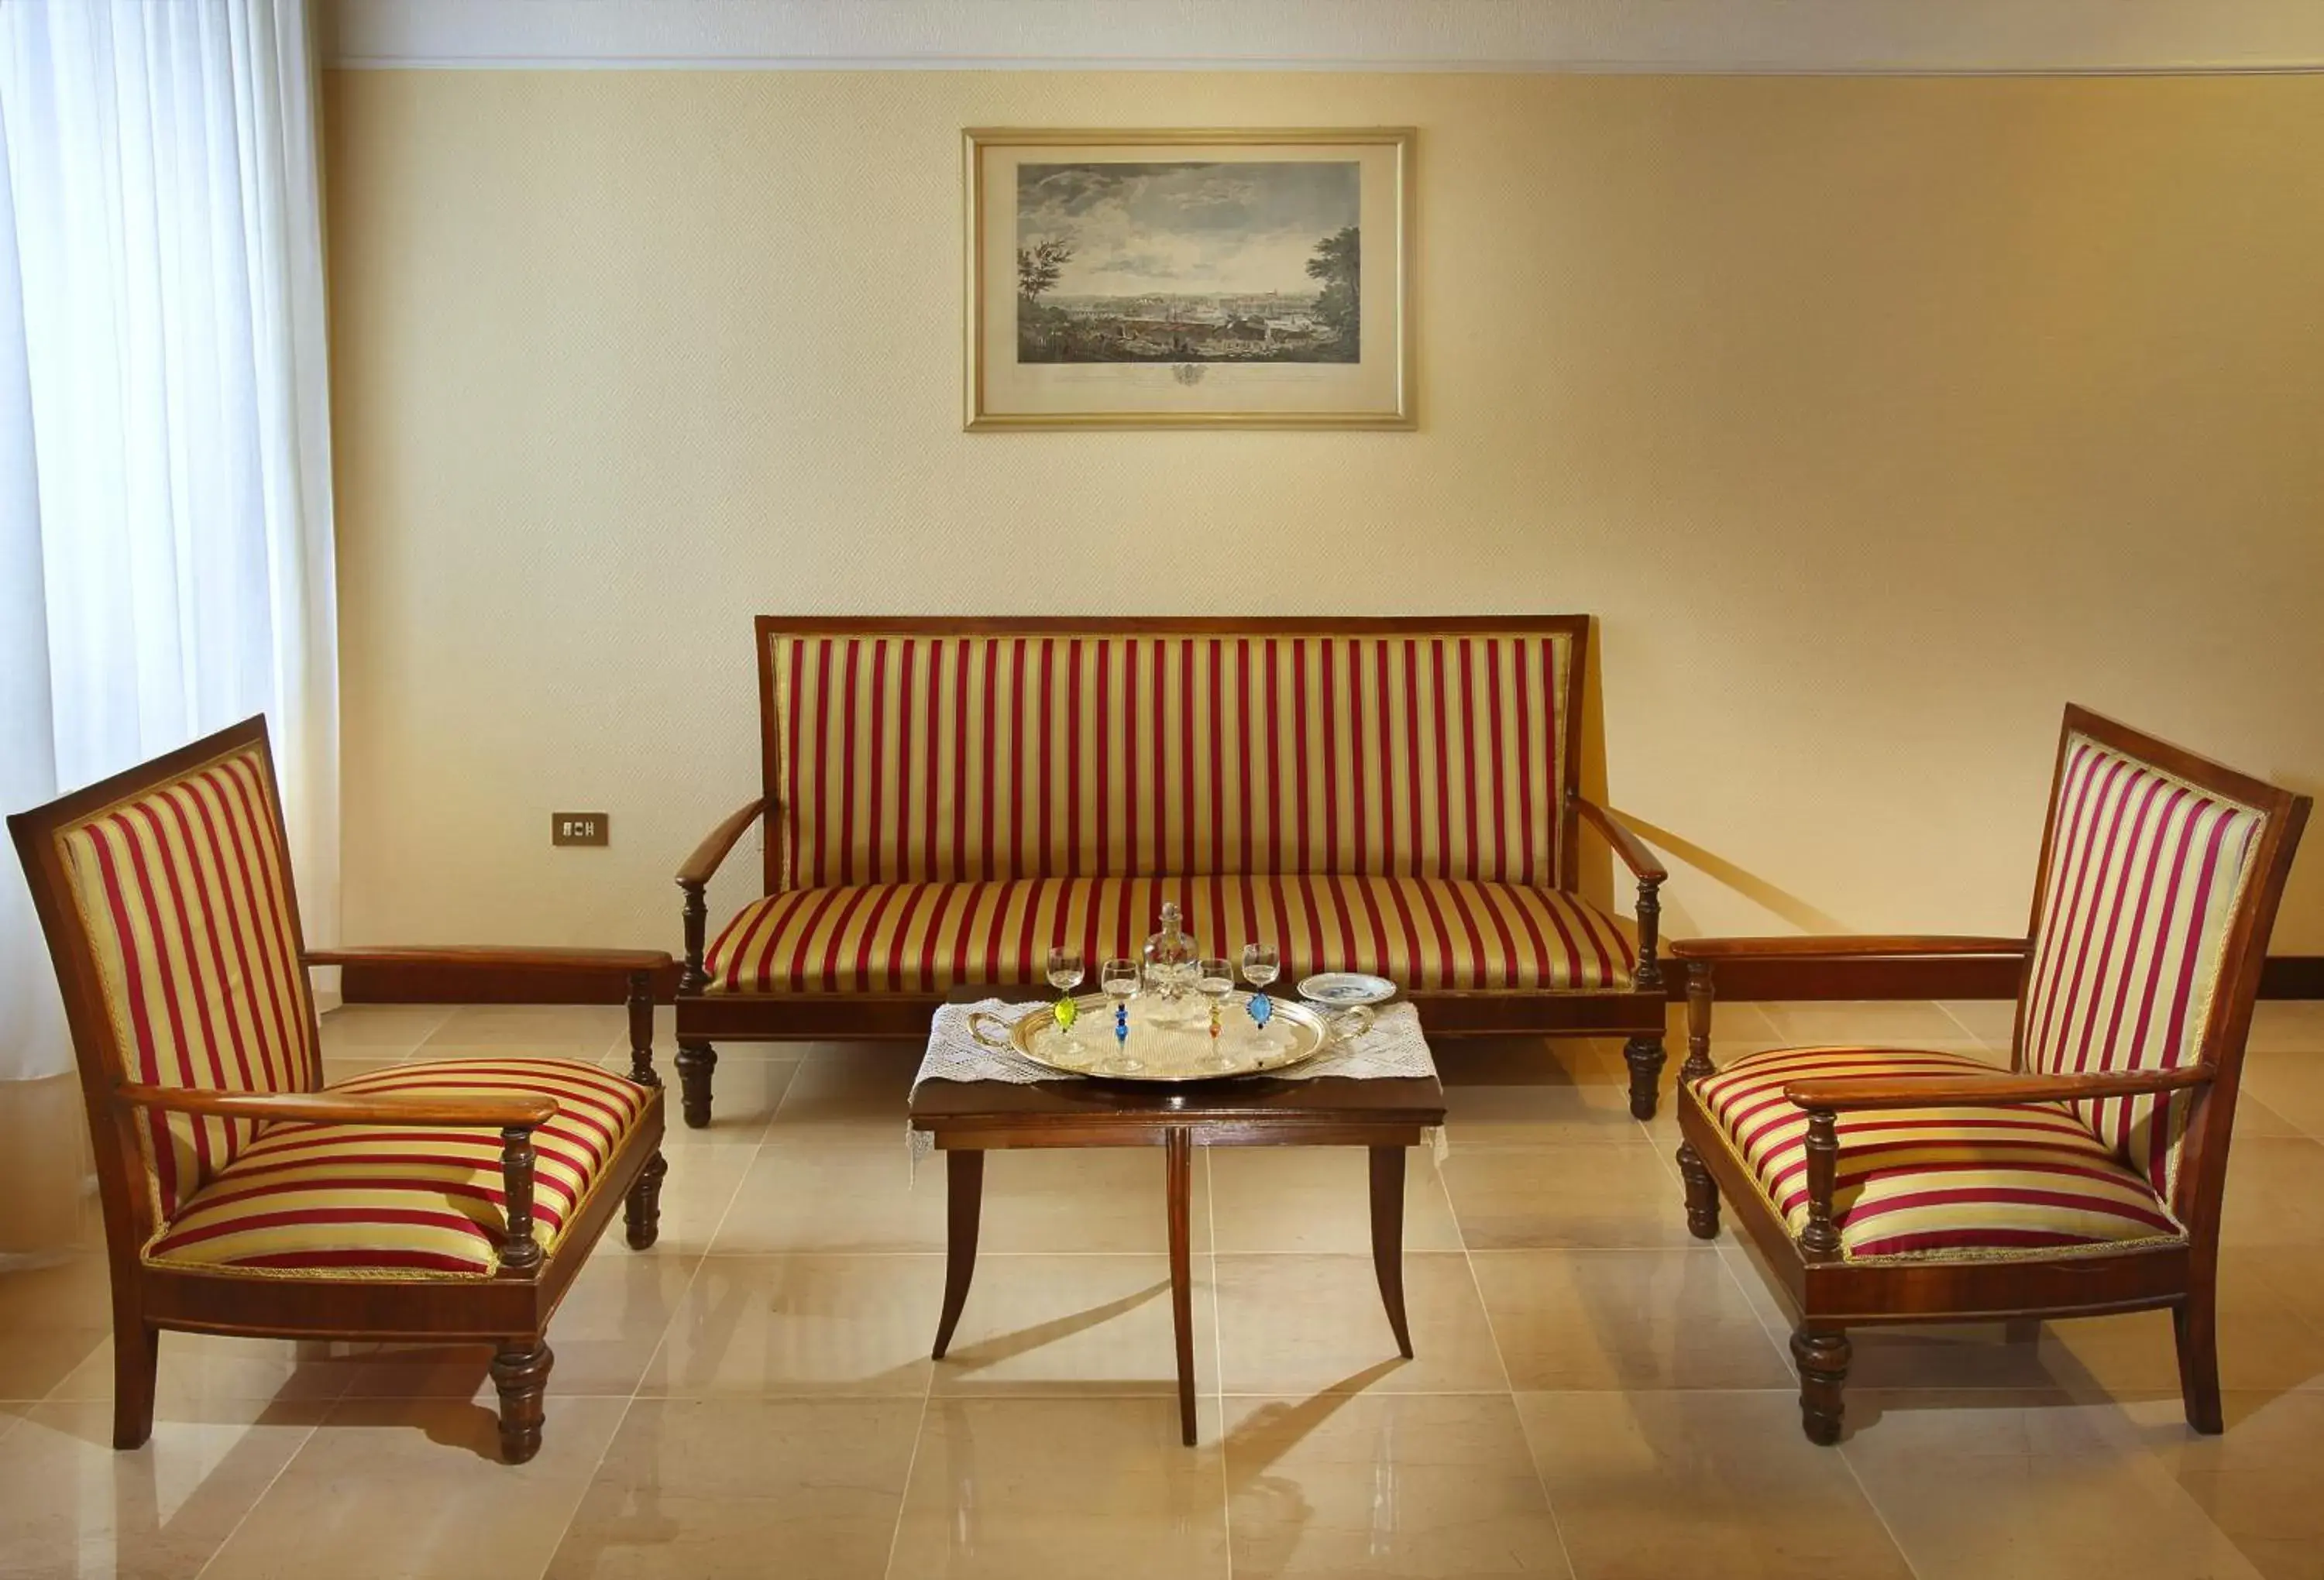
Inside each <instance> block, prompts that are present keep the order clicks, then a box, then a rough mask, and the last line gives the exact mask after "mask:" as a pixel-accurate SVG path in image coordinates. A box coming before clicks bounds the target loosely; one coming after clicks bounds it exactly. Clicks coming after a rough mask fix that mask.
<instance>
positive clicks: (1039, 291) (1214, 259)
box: [1017, 160, 1363, 382]
mask: <svg viewBox="0 0 2324 1580" xmlns="http://www.w3.org/2000/svg"><path fill="white" fill-rule="evenodd" d="M1360 176H1361V167H1360V165H1359V164H1357V163H1356V162H1355V161H1284V162H1273V163H1262V162H1242V161H1206V160H1174V161H1167V162H1158V161H1157V162H1154V163H1137V164H1132V163H1082V164H1029V163H1028V164H1020V165H1019V166H1018V167H1017V360H1018V361H1019V363H1181V364H1187V363H1357V362H1360V361H1361V360H1362V345H1361V344H1360V313H1359V304H1360V300H1361V294H1362V286H1363V253H1362V244H1361V235H1360V229H1359V225H1358V220H1359V217H1360V191H1361V180H1360ZM1187 371H1188V372H1196V373H1198V372H1199V370H1198V369H1189V370H1187ZM1181 381H1182V382H1191V381H1192V380H1191V379H1190V378H1186V377H1184V376H1182V378H1181Z"/></svg>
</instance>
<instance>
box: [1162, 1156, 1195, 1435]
mask: <svg viewBox="0 0 2324 1580" xmlns="http://www.w3.org/2000/svg"><path fill="white" fill-rule="evenodd" d="M1162 1145H1163V1152H1164V1154H1165V1162H1167V1167H1168V1174H1169V1197H1170V1330H1171V1332H1172V1334H1173V1335H1174V1336H1175V1337H1176V1339H1177V1341H1178V1436H1179V1439H1180V1440H1181V1441H1182V1442H1184V1443H1185V1445H1186V1447H1189V1448H1191V1447H1194V1266H1193V1256H1192V1249H1193V1234H1192V1231H1191V1229H1190V1228H1189V1226H1188V1224H1187V1210H1188V1209H1187V1203H1188V1201H1189V1199H1191V1198H1192V1197H1193V1195H1194V1134H1193V1133H1192V1132H1191V1131H1186V1130H1172V1131H1168V1132H1167V1133H1166V1134H1165V1135H1164V1137H1163V1143H1162Z"/></svg>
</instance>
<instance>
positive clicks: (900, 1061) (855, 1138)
mask: <svg viewBox="0 0 2324 1580" xmlns="http://www.w3.org/2000/svg"><path fill="white" fill-rule="evenodd" d="M920 1055H921V1050H920V1049H919V1048H918V1047H916V1046H904V1045H901V1044H898V1043H844V1044H839V1045H836V1046H832V1045H816V1046H815V1047H813V1048H811V1049H810V1050H809V1051H808V1052H807V1053H806V1055H805V1056H804V1057H803V1058H801V1059H800V1060H799V1061H798V1075H797V1076H795V1077H793V1078H792V1080H791V1083H790V1089H789V1090H788V1091H787V1092H785V1093H784V1094H783V1103H782V1107H780V1108H779V1109H778V1110H777V1112H776V1114H775V1127H774V1130H773V1132H772V1133H771V1134H769V1136H768V1137H767V1139H768V1140H770V1141H773V1142H781V1143H789V1142H794V1141H798V1142H814V1143H816V1144H819V1145H820V1144H833V1143H837V1142H860V1143H862V1144H867V1145H871V1146H894V1145H897V1144H899V1141H900V1138H901V1137H902V1135H903V1134H904V1116H905V1112H906V1109H907V1108H908V1106H909V1104H910V1102H911V1096H912V1077H913V1076H914V1075H915V1074H917V1073H918V1070H919V1068H920ZM721 1058H722V1060H723V1058H724V1054H723V1052H722V1054H721ZM718 1079H719V1092H720V1096H719V1099H718V1100H719V1101H720V1102H721V1103H723V1102H724V1100H725V1098H724V1091H725V1079H726V1066H725V1065H724V1063H723V1062H722V1063H721V1064H720V1065H719V1067H718Z"/></svg>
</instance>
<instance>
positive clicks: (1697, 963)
mask: <svg viewBox="0 0 2324 1580" xmlns="http://www.w3.org/2000/svg"><path fill="white" fill-rule="evenodd" d="M1711 997H1712V991H1711V962H1710V961H1709V960H1690V961H1688V962H1687V968H1686V1062H1685V1063H1683V1064H1682V1065H1680V1066H1679V1067H1678V1078H1679V1079H1681V1080H1683V1081H1685V1082H1687V1083H1688V1084H1689V1085H1692V1084H1693V1083H1694V1082H1696V1081H1698V1080H1701V1079H1702V1078H1703V1077H1705V1076H1707V1075H1715V1074H1717V1073H1718V1071H1717V1070H1715V1069H1714V1068H1713V1067H1712V1065H1711Z"/></svg>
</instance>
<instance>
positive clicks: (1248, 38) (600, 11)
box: [318, 0, 2324, 75]
mask: <svg viewBox="0 0 2324 1580" xmlns="http://www.w3.org/2000/svg"><path fill="white" fill-rule="evenodd" d="M318 6H319V19H320V23H321V28H320V32H321V33H322V45H323V59H324V61H325V64H327V65H330V66H335V67H342V68H349V69H428V68H447V69H687V68H696V69H728V70H733V69H761V70H871V69H887V70H895V69H921V70H1109V71H1120V70H1182V71H1259V70H1268V71H1279V70H1307V71H1517V72H1524V71H1572V72H1593V71H1594V72H1701V73H1722V72H1733V73H1754V72H1765V73H1832V74H1848V75H1856V74H1865V75H1880V74H1889V73H1895V74H1911V75H1949V74H1962V75H1975V74H1983V73H2001V74H2008V73H2029V72H2030V73H2090V74H2101V75H2107V74H2123V73H2141V72H2229V73H2233V72H2308V71H2317V70H2320V69H2324V4H2319V3H2318V0H318Z"/></svg>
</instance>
